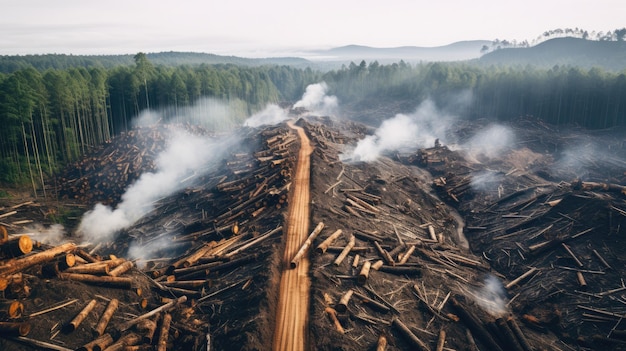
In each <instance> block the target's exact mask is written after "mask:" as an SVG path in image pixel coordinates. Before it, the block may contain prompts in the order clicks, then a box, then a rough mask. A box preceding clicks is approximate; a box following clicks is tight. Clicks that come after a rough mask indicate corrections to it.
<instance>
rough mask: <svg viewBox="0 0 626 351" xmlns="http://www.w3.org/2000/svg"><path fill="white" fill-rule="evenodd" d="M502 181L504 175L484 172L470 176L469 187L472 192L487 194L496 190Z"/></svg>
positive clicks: (488, 171)
mask: <svg viewBox="0 0 626 351" xmlns="http://www.w3.org/2000/svg"><path fill="white" fill-rule="evenodd" d="M503 180H504V175H503V174H502V173H501V172H495V171H490V170H486V171H481V172H478V173H476V174H472V179H471V181H470V185H471V187H472V189H473V190H474V191H477V192H488V191H493V190H494V189H497V188H498V186H499V185H500V183H501V182H502V181H503Z"/></svg>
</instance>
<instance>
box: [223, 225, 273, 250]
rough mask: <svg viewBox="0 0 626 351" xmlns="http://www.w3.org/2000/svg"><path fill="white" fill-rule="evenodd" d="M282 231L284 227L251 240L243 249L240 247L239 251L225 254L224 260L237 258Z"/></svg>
mask: <svg viewBox="0 0 626 351" xmlns="http://www.w3.org/2000/svg"><path fill="white" fill-rule="evenodd" d="M282 229H283V226H278V227H277V228H275V229H272V230H270V231H268V232H267V233H265V234H263V235H261V236H259V237H258V238H256V239H253V240H251V241H250V242H248V243H247V244H244V245H242V246H241V247H239V248H238V249H236V250H233V251H231V252H229V253H227V254H225V255H224V258H230V257H232V256H235V255H237V254H239V253H240V252H242V251H245V250H247V249H249V248H250V247H252V246H254V245H256V244H258V243H260V242H261V241H263V240H265V239H267V238H269V237H271V236H272V235H274V234H276V233H278V232H279V231H281V230H282Z"/></svg>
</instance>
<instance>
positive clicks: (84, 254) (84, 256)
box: [75, 248, 99, 263]
mask: <svg viewBox="0 0 626 351" xmlns="http://www.w3.org/2000/svg"><path fill="white" fill-rule="evenodd" d="M75 253H76V255H77V256H78V257H80V258H82V259H84V260H85V261H87V262H89V263H94V262H99V260H98V259H97V258H95V257H93V256H92V255H90V254H89V253H88V252H87V251H85V250H83V249H82V248H77V249H76V251H75Z"/></svg>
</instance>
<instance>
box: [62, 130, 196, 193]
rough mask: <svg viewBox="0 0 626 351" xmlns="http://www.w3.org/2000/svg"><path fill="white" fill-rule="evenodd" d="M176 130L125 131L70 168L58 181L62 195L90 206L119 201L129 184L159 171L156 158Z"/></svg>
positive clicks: (193, 131) (194, 131) (66, 169)
mask: <svg viewBox="0 0 626 351" xmlns="http://www.w3.org/2000/svg"><path fill="white" fill-rule="evenodd" d="M174 127H175V126H174V125H160V124H159V125H154V126H150V127H136V128H134V129H132V130H129V131H127V132H122V133H121V134H120V135H118V136H116V137H114V138H113V139H111V140H110V141H108V142H106V143H104V144H103V145H102V146H100V147H99V148H98V149H96V150H94V151H93V152H91V153H90V154H89V155H88V156H86V157H83V158H81V159H80V160H78V161H76V162H74V163H72V164H70V165H68V166H67V167H66V168H65V170H64V171H63V172H62V173H61V174H60V175H59V176H58V177H57V178H56V181H55V183H56V184H57V187H58V189H56V190H58V194H59V195H60V197H61V198H62V199H74V200H77V201H79V202H81V203H86V204H93V203H95V202H101V203H104V204H107V205H110V204H115V203H117V202H119V200H120V198H121V196H122V194H123V193H124V191H125V189H126V188H127V186H128V185H129V184H131V183H132V182H133V181H135V180H136V179H138V178H139V176H140V175H141V174H142V173H144V172H149V171H153V170H155V168H156V166H155V163H154V161H155V158H156V156H157V155H158V154H159V153H160V152H161V151H163V150H164V149H165V147H166V139H167V138H166V136H167V133H169V132H170V129H171V128H174ZM182 127H183V128H185V129H186V130H187V131H189V132H190V133H193V134H197V135H207V134H208V133H207V131H205V130H203V129H202V128H200V127H196V126H189V125H185V126H182Z"/></svg>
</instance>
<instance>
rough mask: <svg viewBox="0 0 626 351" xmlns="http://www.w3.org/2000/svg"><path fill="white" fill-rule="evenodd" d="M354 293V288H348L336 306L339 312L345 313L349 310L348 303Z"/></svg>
mask: <svg viewBox="0 0 626 351" xmlns="http://www.w3.org/2000/svg"><path fill="white" fill-rule="evenodd" d="M353 293H354V291H353V290H348V291H347V292H346V293H345V294H343V296H342V297H341V300H339V303H338V304H337V305H336V306H335V309H336V310H337V312H339V313H344V312H346V311H347V310H348V303H349V302H350V298H351V297H352V294H353Z"/></svg>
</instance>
